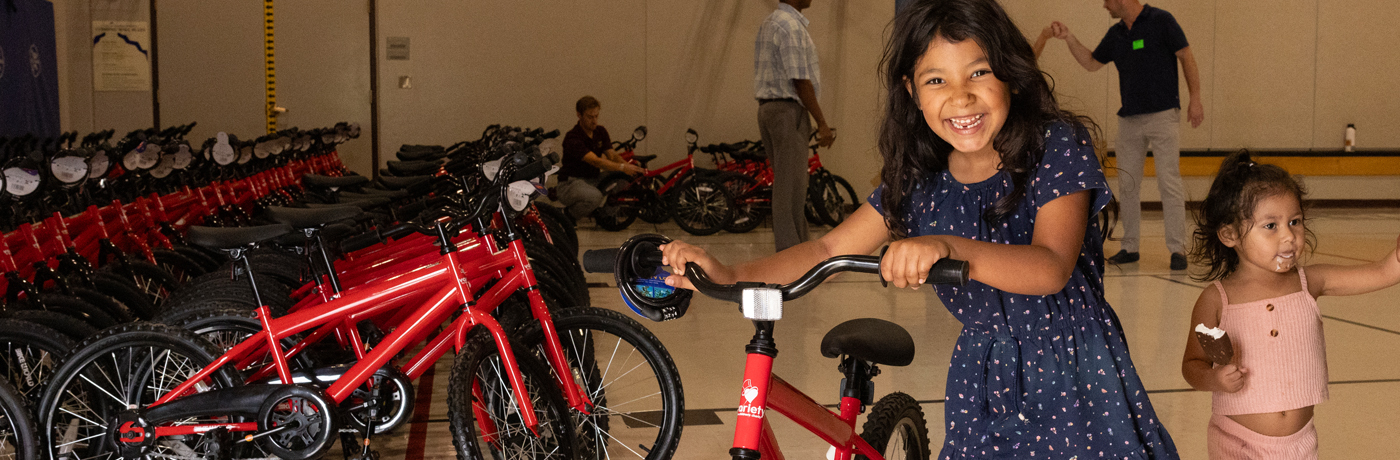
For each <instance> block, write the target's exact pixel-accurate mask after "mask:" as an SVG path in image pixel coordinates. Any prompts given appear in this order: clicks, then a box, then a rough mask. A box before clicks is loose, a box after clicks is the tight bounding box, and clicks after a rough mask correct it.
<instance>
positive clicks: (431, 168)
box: [385, 161, 442, 177]
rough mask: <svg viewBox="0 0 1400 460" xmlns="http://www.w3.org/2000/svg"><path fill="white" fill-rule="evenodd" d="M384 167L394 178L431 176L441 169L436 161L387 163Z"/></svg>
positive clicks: (440, 165)
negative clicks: (387, 168)
mask: <svg viewBox="0 0 1400 460" xmlns="http://www.w3.org/2000/svg"><path fill="white" fill-rule="evenodd" d="M385 166H388V167H389V172H392V173H394V175H395V176H400V177H402V176H421V175H424V174H432V173H434V172H437V170H438V168H441V167H442V164H441V163H438V162H436V161H388V162H386V163H385Z"/></svg>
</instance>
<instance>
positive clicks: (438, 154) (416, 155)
mask: <svg viewBox="0 0 1400 460" xmlns="http://www.w3.org/2000/svg"><path fill="white" fill-rule="evenodd" d="M394 155H395V156H398V157H399V159H400V160H403V161H434V160H438V159H442V158H446V157H447V151H446V150H408V151H405V150H400V151H399V152H398V153H396V154H394Z"/></svg>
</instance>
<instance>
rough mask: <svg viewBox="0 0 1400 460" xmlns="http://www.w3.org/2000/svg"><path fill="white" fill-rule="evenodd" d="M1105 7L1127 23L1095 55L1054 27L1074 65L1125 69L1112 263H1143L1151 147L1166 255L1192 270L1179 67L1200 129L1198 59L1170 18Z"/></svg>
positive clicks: (1108, 3) (1125, 3)
mask: <svg viewBox="0 0 1400 460" xmlns="http://www.w3.org/2000/svg"><path fill="white" fill-rule="evenodd" d="M1103 7H1104V9H1106V10H1108V14H1109V15H1110V16H1112V17H1113V18H1115V19H1121V21H1119V22H1118V23H1117V24H1114V25H1113V27H1111V28H1109V29H1108V33H1107V34H1104V37H1103V41H1100V42H1099V46H1098V47H1097V48H1095V49H1094V50H1093V51H1089V48H1087V47H1085V46H1084V45H1083V44H1081V43H1079V40H1078V39H1076V38H1075V37H1074V34H1071V33H1070V32H1069V28H1068V27H1066V26H1065V25H1064V24H1062V23H1060V22H1059V21H1056V22H1055V23H1054V24H1051V28H1052V29H1053V30H1054V32H1055V36H1056V38H1060V39H1062V40H1064V41H1065V43H1066V44H1068V45H1069V51H1070V53H1071V54H1073V55H1074V59H1075V60H1077V61H1079V64H1080V65H1082V66H1084V68H1085V69H1086V70H1088V71H1090V72H1093V71H1096V70H1099V69H1100V68H1103V66H1104V64H1108V63H1110V62H1112V63H1114V64H1115V65H1117V66H1118V92H1119V93H1120V94H1121V95H1122V99H1123V107H1122V108H1121V109H1119V110H1118V141H1117V142H1116V144H1115V149H1114V154H1115V155H1116V156H1117V159H1118V168H1119V174H1118V190H1119V193H1118V199H1119V202H1120V203H1122V206H1121V208H1120V212H1121V214H1120V216H1121V218H1122V220H1123V246H1122V250H1120V251H1118V253H1117V254H1114V255H1113V256H1112V257H1109V258H1108V260H1109V262H1113V263H1117V264H1123V263H1131V262H1137V260H1138V243H1139V234H1140V228H1139V226H1140V223H1141V220H1142V202H1141V197H1139V196H1138V192H1139V186H1140V185H1141V184H1142V171H1143V163H1144V162H1145V161H1146V159H1145V158H1146V156H1147V148H1148V145H1149V144H1150V145H1151V146H1152V158H1153V159H1154V165H1155V169H1156V171H1157V189H1158V190H1159V191H1161V193H1162V217H1163V223H1164V225H1165V226H1166V239H1167V250H1169V251H1171V269H1172V270H1185V269H1186V194H1185V191H1184V190H1183V188H1182V185H1181V171H1180V167H1179V166H1178V163H1179V160H1180V156H1181V149H1180V147H1179V145H1178V141H1177V138H1178V136H1179V133H1178V131H1179V126H1180V124H1181V95H1180V91H1179V90H1178V84H1177V73H1176V63H1177V61H1180V62H1181V70H1182V72H1183V73H1185V74H1186V89H1187V91H1189V92H1190V102H1189V103H1188V104H1187V108H1186V118H1187V120H1189V121H1190V122H1191V127H1193V128H1195V127H1198V126H1200V125H1201V121H1202V120H1205V109H1204V108H1203V107H1202V106H1201V78H1200V74H1199V73H1198V72H1197V71H1196V58H1195V57H1194V56H1192V54H1191V46H1190V45H1189V44H1187V43H1186V33H1185V32H1182V31H1181V26H1180V25H1177V23H1176V18H1174V17H1172V15H1171V13H1168V12H1166V11H1163V10H1160V9H1157V8H1153V7H1152V6H1150V5H1143V4H1141V3H1138V0H1104V2H1103Z"/></svg>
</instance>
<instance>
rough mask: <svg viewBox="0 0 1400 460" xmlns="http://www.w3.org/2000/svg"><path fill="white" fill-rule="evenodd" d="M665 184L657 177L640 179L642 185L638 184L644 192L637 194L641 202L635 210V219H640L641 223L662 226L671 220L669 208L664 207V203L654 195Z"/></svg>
mask: <svg viewBox="0 0 1400 460" xmlns="http://www.w3.org/2000/svg"><path fill="white" fill-rule="evenodd" d="M665 184H666V183H665V182H663V181H662V180H661V177H659V176H652V177H648V178H646V179H642V183H641V184H639V185H641V187H642V188H643V189H645V191H639V192H637V193H638V197H639V198H640V201H641V204H640V207H639V208H638V209H637V217H640V218H642V221H643V222H646V223H649V224H662V223H666V221H668V220H671V208H668V207H666V203H665V201H663V200H661V197H660V196H658V195H657V194H656V191H657V190H661V186H662V185H665Z"/></svg>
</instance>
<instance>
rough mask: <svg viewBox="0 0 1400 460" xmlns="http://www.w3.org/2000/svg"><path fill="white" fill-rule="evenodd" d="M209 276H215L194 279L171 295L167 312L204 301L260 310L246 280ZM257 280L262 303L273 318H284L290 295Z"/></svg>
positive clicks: (277, 285) (272, 283) (279, 286)
mask: <svg viewBox="0 0 1400 460" xmlns="http://www.w3.org/2000/svg"><path fill="white" fill-rule="evenodd" d="M210 275H215V276H214V277H212V278H207V279H196V280H194V281H193V282H190V283H188V284H186V285H185V286H184V287H182V288H181V289H180V290H179V291H177V292H176V293H175V294H174V295H171V296H170V300H169V302H168V305H167V306H168V308H166V310H172V309H180V308H185V306H186V305H189V304H192V303H199V302H201V301H204V300H225V301H230V302H238V303H242V304H245V305H248V307H249V308H250V309H254V308H258V307H259V306H260V305H258V301H257V298H256V297H254V296H253V287H252V286H251V285H249V284H248V280H247V279H246V278H244V279H237V280H235V279H232V276H231V275H228V274H227V273H224V274H222V275H220V272H214V273H211V274H210ZM205 276H208V275H205ZM257 280H258V282H257V283H258V293H259V294H261V295H262V300H263V302H266V303H267V306H268V308H271V309H272V313H273V314H274V315H277V316H281V315H285V314H286V313H287V309H288V308H291V306H292V299H291V295H292V294H291V291H288V290H287V287H286V286H283V285H282V284H281V283H278V282H275V281H264V280H263V279H262V278H257Z"/></svg>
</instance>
